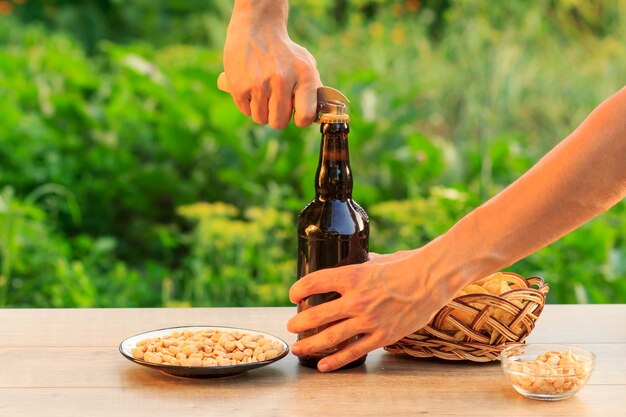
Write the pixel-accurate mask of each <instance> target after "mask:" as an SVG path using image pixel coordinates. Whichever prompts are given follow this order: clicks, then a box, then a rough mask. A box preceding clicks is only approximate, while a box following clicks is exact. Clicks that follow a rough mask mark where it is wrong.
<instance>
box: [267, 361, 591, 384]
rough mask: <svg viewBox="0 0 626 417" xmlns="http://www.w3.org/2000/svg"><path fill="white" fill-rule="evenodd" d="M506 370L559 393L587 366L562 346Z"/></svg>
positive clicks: (513, 379) (521, 381) (580, 380)
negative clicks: (559, 349)
mask: <svg viewBox="0 0 626 417" xmlns="http://www.w3.org/2000/svg"><path fill="white" fill-rule="evenodd" d="M266 353H267V352H266ZM510 371H511V372H514V374H511V375H510V378H511V382H513V383H514V384H515V385H518V386H519V387H520V388H521V389H523V390H525V391H528V392H531V393H534V394H561V393H563V392H569V391H575V390H578V389H579V388H580V386H581V385H582V384H583V383H584V381H585V380H586V379H587V376H588V373H589V372H590V371H591V368H590V366H589V365H588V364H586V363H585V362H584V361H582V360H580V359H579V358H577V357H576V356H575V355H574V354H572V352H571V351H570V350H566V351H564V352H559V351H547V352H545V353H543V354H541V355H538V356H537V358H535V359H534V360H531V361H518V362H514V363H512V364H511V366H510ZM521 374H524V375H521Z"/></svg>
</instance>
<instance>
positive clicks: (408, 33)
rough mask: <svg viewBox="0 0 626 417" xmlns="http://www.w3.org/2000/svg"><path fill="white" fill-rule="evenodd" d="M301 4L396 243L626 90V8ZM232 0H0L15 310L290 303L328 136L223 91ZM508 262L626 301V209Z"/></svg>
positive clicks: (462, 204) (366, 195)
mask: <svg viewBox="0 0 626 417" xmlns="http://www.w3.org/2000/svg"><path fill="white" fill-rule="evenodd" d="M292 3H293V4H292V7H291V14H290V22H289V27H290V33H291V35H292V38H293V39H294V40H295V41H297V42H299V43H301V44H302V45H303V46H305V47H306V48H307V49H309V51H310V52H311V53H312V54H313V55H314V56H315V57H316V59H317V62H318V65H319V70H320V73H321V77H322V80H323V81H324V83H325V84H327V85H331V86H334V87H336V88H338V89H340V90H341V91H343V92H344V93H345V94H346V95H347V96H348V97H349V98H350V99H351V102H352V103H351V106H350V113H351V117H352V123H351V136H350V147H351V149H350V151H351V158H352V167H353V171H354V175H355V192H354V195H355V199H356V200H357V201H359V202H360V203H361V204H362V205H363V206H364V208H365V209H366V210H367V211H368V213H369V214H370V217H371V220H372V234H371V243H370V246H371V250H373V251H375V252H379V253H386V252H390V251H395V250H399V249H406V248H414V247H418V246H420V245H422V244H424V243H426V242H428V241H429V240H431V239H433V238H434V237H436V236H437V235H438V234H440V233H442V232H444V231H445V230H446V229H447V228H448V227H450V226H451V225H452V224H453V223H454V222H455V221H456V220H457V219H459V218H460V217H461V216H463V215H464V214H465V213H467V212H469V211H470V210H471V209H472V208H474V207H476V206H478V205H479V204H481V203H482V202H483V201H485V200H486V199H487V198H489V197H490V196H492V195H494V194H495V193H497V192H498V190H500V189H502V188H503V187H505V186H506V185H508V184H509V183H510V182H512V181H513V180H514V179H515V178H517V177H518V176H519V175H521V174H522V173H523V172H525V170H527V169H528V168H529V167H530V166H532V164H533V163H535V162H536V161H537V160H538V159H539V158H540V157H541V155H543V154H544V153H545V152H546V151H547V150H548V149H550V148H551V147H552V146H554V145H555V144H556V143H557V142H558V141H560V140H561V139H562V138H564V137H565V136H567V135H568V134H569V133H570V132H571V131H572V130H573V129H574V128H576V126H577V125H578V124H579V123H580V122H581V121H582V120H583V118H584V117H585V116H586V115H587V114H588V113H589V112H590V111H591V110H592V109H593V108H594V107H595V106H596V105H597V104H599V103H600V102H601V101H602V100H603V99H604V98H606V97H607V96H608V95H610V94H611V93H613V92H615V91H617V90H618V89H619V88H621V87H622V86H623V85H624V83H625V78H624V74H625V72H624V65H623V64H624V63H625V62H626V18H625V17H624V16H626V5H625V2H623V1H620V0H613V1H595V0H543V1H535V2H505V1H491V2H486V1H482V2H481V1H472V0H431V1H427V0H423V1H420V0H404V1H390V0H342V1H330V0H306V1H294V2H292ZM231 8H232V1H231V0H135V1H132V2H127V1H123V0H85V1H80V2H79V1H69V0H49V1H34V0H9V1H4V0H3V1H0V306H15V307H27V306H29V307H139V306H150V307H152V306H255V305H288V304H289V301H288V297H287V293H288V289H289V287H290V285H291V284H292V282H293V281H294V279H295V259H296V250H295V245H296V239H295V218H296V216H297V214H298V212H299V210H300V209H301V208H302V207H303V206H304V205H305V204H306V203H307V202H308V201H309V200H310V199H311V198H312V196H313V190H314V189H313V177H314V172H315V168H316V165H317V158H318V151H319V138H320V135H319V131H318V127H317V125H314V126H311V127H309V128H307V129H298V128H295V127H294V126H293V125H292V126H290V127H289V128H287V129H285V130H284V131H276V130H273V129H271V128H269V127H264V126H258V125H255V124H254V123H252V122H251V121H250V120H249V119H247V118H246V117H244V116H242V115H241V114H239V112H238V111H237V109H236V107H235V106H234V104H233V103H232V101H231V99H230V96H228V95H227V94H224V93H222V92H219V91H217V89H216V87H215V82H216V79H217V76H218V74H219V73H220V72H221V69H222V56H221V53H222V46H223V43H224V36H225V32H226V26H227V23H228V19H229V16H230V12H231ZM522 204H533V202H532V201H527V202H523V203H522ZM564 215H565V213H564ZM529 233H532V230H529ZM477 238H480V237H477ZM508 270H511V271H515V272H518V273H520V274H522V275H525V276H530V275H537V274H538V275H541V276H543V277H544V278H545V280H546V281H547V282H549V283H550V285H551V287H552V289H551V292H550V293H549V297H548V298H549V302H559V303H587V302H592V303H611V302H614V303H615V302H626V203H625V202H624V201H622V202H621V203H619V204H618V205H617V206H615V207H614V208H612V209H611V210H610V211H609V212H607V213H605V214H604V215H602V216H600V217H598V218H597V219H595V220H593V221H592V222H590V223H589V224H587V225H585V226H584V227H582V228H580V229H579V230H577V231H575V232H574V233H571V234H570V235H568V236H567V237H565V238H563V239H561V240H560V241H558V242H557V243H554V244H553V245H551V246H549V247H547V248H546V249H543V250H541V251H540V252H538V253H536V254H534V255H532V256H530V257H528V258H527V259H524V260H522V261H520V262H518V263H517V264H515V265H513V266H511V267H510V268H508Z"/></svg>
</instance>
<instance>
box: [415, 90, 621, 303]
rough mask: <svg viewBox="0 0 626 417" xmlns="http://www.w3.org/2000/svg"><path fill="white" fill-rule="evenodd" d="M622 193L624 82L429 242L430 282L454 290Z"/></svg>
mask: <svg viewBox="0 0 626 417" xmlns="http://www.w3.org/2000/svg"><path fill="white" fill-rule="evenodd" d="M625 196H626V88H623V89H622V90H621V91H619V92H618V93H616V94H614V95H613V96H611V97H610V98H609V99H607V100H606V101H605V102H604V103H602V104H601V105H600V106H598V107H597V108H596V109H595V110H594V111H593V112H592V113H591V114H590V115H589V116H588V117H587V119H586V120H585V121H584V122H583V123H582V124H581V125H580V126H579V127H578V129H576V130H575V131H574V132H573V133H572V134H571V135H570V136H569V137H567V138H566V139H565V140H563V141H562V142H561V143H560V144H559V145H558V146H557V147H555V148H554V149H553V150H552V151H550V152H549V153H548V154H547V155H546V156H545V157H544V158H543V159H542V160H541V161H539V162H538V163H537V164H536V165H535V166H534V167H533V168H532V169H531V170H529V171H528V172H527V173H526V174H525V175H523V176H522V177H521V178H520V179H519V180H517V181H516V182H515V183H513V184H512V185H510V186H509V187H508V188H506V189H505V190H503V191H502V192H500V193H499V194H498V195H496V196H495V197H494V198H492V199H491V200H489V201H487V202H486V203H485V204H484V205H482V206H481V207H479V208H477V209H476V210H474V211H473V212H471V213H470V214H468V215H467V216H465V217H464V218H463V219H461V220H460V221H459V222H458V223H457V224H456V225H455V226H454V227H453V228H452V229H450V231H448V232H447V233H446V234H444V235H443V236H441V237H440V238H438V239H436V240H435V241H433V242H431V244H429V245H427V246H426V247H425V248H424V249H425V250H426V251H427V253H432V254H433V256H432V258H430V259H431V264H430V265H429V267H428V268H429V270H430V271H429V276H431V277H432V281H433V282H432V283H431V285H433V286H437V285H443V286H444V287H443V288H442V291H444V292H446V293H447V294H446V295H447V296H448V297H450V294H454V293H455V292H456V291H457V290H458V289H460V288H461V287H463V286H464V285H465V284H467V283H468V282H471V281H473V280H475V279H478V278H480V277H482V276H484V275H487V274H489V273H492V272H495V271H498V270H500V269H502V268H506V267H507V266H509V265H511V264H513V263H514V262H516V261H518V260H519V259H522V258H523V257H525V256H528V255H529V254H531V253H533V252H535V251H536V250H538V249H540V248H542V247H544V246H546V245H548V244H550V243H552V242H554V241H555V240H557V239H559V238H560V237H561V236H563V235H565V234H566V233H568V232H570V231H571V230H573V229H575V228H577V227H578V226H580V225H582V224H583V223H585V222H587V221H589V220H590V219H591V218H593V217H595V216H597V215H598V214H600V213H602V212H604V211H605V210H607V209H609V208H610V207H611V206H613V205H614V204H616V203H617V202H619V201H620V200H621V199H623V198H624V197H625ZM442 278H443V279H442ZM436 282H440V283H439V284H437V283H436ZM441 283H443V284H441Z"/></svg>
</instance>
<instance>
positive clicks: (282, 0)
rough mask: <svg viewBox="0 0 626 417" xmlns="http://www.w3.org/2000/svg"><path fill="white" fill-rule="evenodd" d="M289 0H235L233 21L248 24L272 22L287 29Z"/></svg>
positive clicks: (277, 26)
mask: <svg viewBox="0 0 626 417" xmlns="http://www.w3.org/2000/svg"><path fill="white" fill-rule="evenodd" d="M288 15H289V2H288V0H235V6H234V8H233V14H232V17H231V26H232V23H233V21H235V22H237V23H241V24H247V25H258V24H271V25H276V26H275V28H277V29H278V28H280V29H283V28H284V29H285V30H287V17H288Z"/></svg>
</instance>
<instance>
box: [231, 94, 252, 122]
mask: <svg viewBox="0 0 626 417" xmlns="http://www.w3.org/2000/svg"><path fill="white" fill-rule="evenodd" d="M232 97H233V101H234V102H235V105H236V106H237V108H238V109H239V111H240V112H241V113H243V114H244V115H246V116H248V117H250V116H251V115H252V110H251V109H250V100H251V98H250V95H246V94H240V95H235V94H232Z"/></svg>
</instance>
